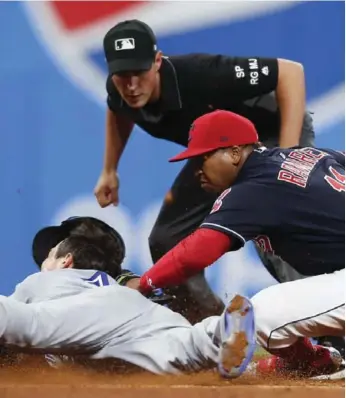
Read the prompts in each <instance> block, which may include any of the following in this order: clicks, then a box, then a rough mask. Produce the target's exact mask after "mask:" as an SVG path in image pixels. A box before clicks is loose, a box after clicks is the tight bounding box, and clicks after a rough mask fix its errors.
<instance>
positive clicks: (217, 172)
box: [198, 147, 241, 193]
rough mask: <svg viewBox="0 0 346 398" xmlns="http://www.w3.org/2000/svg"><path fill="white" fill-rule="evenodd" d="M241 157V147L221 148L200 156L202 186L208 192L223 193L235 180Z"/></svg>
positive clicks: (199, 174) (199, 173)
mask: <svg viewBox="0 0 346 398" xmlns="http://www.w3.org/2000/svg"><path fill="white" fill-rule="evenodd" d="M240 159H241V149H240V148H239V147H232V148H226V149H219V150H217V151H214V152H212V153H209V154H207V155H204V156H203V158H200V159H199V161H200V166H199V167H198V169H199V171H198V177H199V179H200V183H201V187H202V188H203V189H204V190H205V191H208V192H216V193H221V192H222V191H224V190H225V189H227V188H229V187H230V186H231V185H232V184H233V182H234V181H235V179H236V177H237V175H238V171H239V167H238V166H239V163H240Z"/></svg>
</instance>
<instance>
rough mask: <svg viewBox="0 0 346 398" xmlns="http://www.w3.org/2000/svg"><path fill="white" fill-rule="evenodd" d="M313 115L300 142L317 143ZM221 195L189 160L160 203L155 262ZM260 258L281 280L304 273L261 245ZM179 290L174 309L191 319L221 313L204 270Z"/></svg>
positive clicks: (153, 233) (154, 233)
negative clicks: (207, 189)
mask: <svg viewBox="0 0 346 398" xmlns="http://www.w3.org/2000/svg"><path fill="white" fill-rule="evenodd" d="M314 137H315V135H314V131H313V126H312V118H311V116H310V114H308V113H307V114H306V116H305V120H304V127H303V131H302V136H301V141H300V145H301V146H313V145H314ZM263 143H264V145H266V146H267V147H275V146H277V145H278V143H277V142H275V141H270V140H267V141H264V142H263ZM217 196H218V195H216V194H211V193H207V192H205V191H204V190H203V189H202V188H201V187H200V184H199V181H198V179H197V178H196V177H195V170H194V168H193V166H192V164H191V162H187V163H186V165H185V166H184V167H183V169H182V170H181V171H180V173H179V174H178V176H177V178H176V179H175V181H174V183H173V185H172V188H171V190H170V191H169V193H168V194H167V195H166V198H165V200H164V202H163V205H162V207H161V210H160V213H159V216H158V218H157V220H156V222H155V225H154V227H153V229H152V231H151V234H150V237H149V246H150V252H151V256H152V260H153V262H156V261H158V260H159V259H160V258H161V257H162V256H163V255H164V254H165V253H166V252H167V251H169V250H170V249H172V248H173V247H174V246H175V245H176V244H177V243H178V242H180V241H181V240H182V239H183V238H185V237H186V236H188V235H189V234H191V233H192V232H193V231H194V230H195V229H196V228H198V226H199V225H200V224H201V223H202V221H203V219H204V218H205V217H206V216H207V215H208V213H209V212H210V209H211V207H212V205H213V203H214V201H215V200H216V198H217ZM258 253H259V255H260V258H261V260H262V262H263V264H264V266H265V267H266V268H267V270H268V271H269V272H270V274H271V275H272V276H273V277H274V278H276V279H277V280H278V281H279V282H287V281H289V280H295V279H300V278H301V275H299V274H298V273H297V271H295V270H294V269H293V268H292V267H290V266H289V265H288V264H287V263H285V262H284V261H283V260H281V259H280V258H279V257H277V256H274V255H269V254H268V253H264V252H262V251H261V250H260V249H258ZM172 292H173V293H175V294H176V296H177V300H175V307H174V308H173V309H174V310H176V311H178V312H180V313H182V314H183V315H184V316H185V317H187V318H188V319H189V320H190V322H193V323H195V322H197V321H199V320H201V319H203V318H205V317H207V316H210V315H216V314H220V313H221V312H222V310H223V308H224V304H223V302H222V301H221V299H220V298H219V297H217V296H216V295H215V294H214V293H213V292H212V290H211V289H210V287H209V285H208V283H207V281H206V279H205V277H204V272H201V273H200V274H198V275H196V276H194V277H192V278H190V279H189V280H188V281H187V282H185V283H184V285H182V286H179V287H176V288H174V289H172Z"/></svg>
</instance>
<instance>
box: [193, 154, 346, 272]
mask: <svg viewBox="0 0 346 398" xmlns="http://www.w3.org/2000/svg"><path fill="white" fill-rule="evenodd" d="M201 227H202V228H211V229H215V230H218V231H222V232H224V233H226V234H229V235H231V236H232V247H231V250H237V249H239V248H240V247H242V246H243V245H244V244H245V242H246V241H249V240H253V241H255V242H256V243H257V244H259V245H260V246H261V247H262V248H263V249H264V250H265V251H271V252H274V253H275V254H276V255H278V256H280V257H281V258H283V259H284V260H285V261H287V262H288V263H289V264H291V265H292V266H293V267H294V268H295V269H296V270H297V271H298V272H300V273H302V274H303V275H319V274H323V273H328V272H333V271H335V270H339V269H342V268H344V267H345V156H344V154H343V153H341V152H337V151H333V150H329V149H316V148H293V149H281V148H275V149H266V148H261V149H258V150H255V151H254V152H253V153H252V154H251V155H250V156H249V158H248V159H247V161H246V162H245V164H244V165H243V167H242V169H241V171H240V173H239V175H238V177H237V180H236V182H235V183H234V184H233V185H232V187H231V188H229V189H227V190H226V191H224V192H223V193H222V194H221V195H220V197H219V198H218V199H217V200H216V202H215V203H214V206H213V209H212V211H211V213H210V214H209V215H208V216H207V217H206V219H205V220H204V222H203V224H202V225H201Z"/></svg>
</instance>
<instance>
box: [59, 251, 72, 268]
mask: <svg viewBox="0 0 346 398" xmlns="http://www.w3.org/2000/svg"><path fill="white" fill-rule="evenodd" d="M62 265H63V267H64V268H72V267H73V256H72V254H71V253H67V254H66V256H65V258H64V261H63V262H62Z"/></svg>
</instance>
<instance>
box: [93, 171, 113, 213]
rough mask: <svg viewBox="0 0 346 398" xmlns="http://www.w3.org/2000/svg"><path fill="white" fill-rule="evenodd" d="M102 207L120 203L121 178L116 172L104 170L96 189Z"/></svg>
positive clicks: (95, 192)
mask: <svg viewBox="0 0 346 398" xmlns="http://www.w3.org/2000/svg"><path fill="white" fill-rule="evenodd" d="M94 194H95V196H96V199H97V201H98V203H99V205H100V206H101V207H107V206H109V205H110V204H114V205H115V206H116V205H117V204H118V203H119V177H118V174H117V172H116V171H115V170H103V171H102V173H101V175H100V177H99V180H98V181H97V184H96V187H95V189H94Z"/></svg>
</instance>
